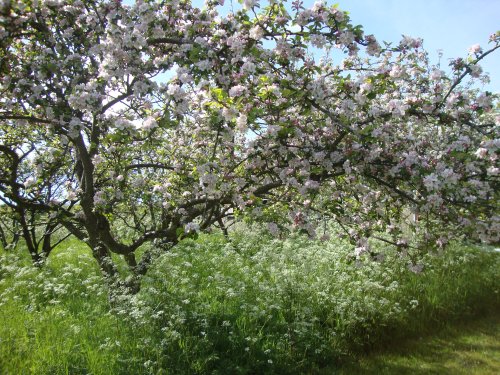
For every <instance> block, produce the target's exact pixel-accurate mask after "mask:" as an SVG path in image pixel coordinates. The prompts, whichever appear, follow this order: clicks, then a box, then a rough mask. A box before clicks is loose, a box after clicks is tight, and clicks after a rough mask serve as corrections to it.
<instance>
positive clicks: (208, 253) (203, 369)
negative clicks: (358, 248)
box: [0, 228, 500, 374]
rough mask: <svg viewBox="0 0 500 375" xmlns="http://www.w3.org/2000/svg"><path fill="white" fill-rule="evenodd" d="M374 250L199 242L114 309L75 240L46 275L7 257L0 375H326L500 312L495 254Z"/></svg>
mask: <svg viewBox="0 0 500 375" xmlns="http://www.w3.org/2000/svg"><path fill="white" fill-rule="evenodd" d="M378 250H379V251H384V252H385V253H386V259H385V261H383V262H374V261H371V260H368V259H365V260H356V259H354V258H353V257H352V248H351V246H350V245H349V244H347V243H346V242H343V241H342V240H340V239H337V238H334V239H332V240H330V241H328V242H319V241H311V240H309V239H308V238H306V237H304V236H299V235H292V236H291V237H290V238H288V239H285V240H277V239H274V238H272V237H270V236H269V235H268V234H266V233H265V232H263V231H261V230H258V229H251V228H242V229H241V230H239V231H236V232H234V233H232V235H231V238H230V240H228V239H226V238H225V237H224V236H222V235H219V234H212V235H203V236H200V238H199V239H198V240H196V241H194V240H186V241H183V242H182V243H181V244H180V245H179V246H177V247H175V248H174V249H172V250H171V251H170V252H168V253H166V254H164V255H162V256H161V257H159V258H158V259H157V260H156V261H155V263H154V265H153V267H152V269H151V270H150V272H149V273H148V274H147V276H146V277H145V278H144V280H143V285H142V290H141V292H140V293H139V294H137V295H134V296H130V295H118V296H116V295H115V297H114V298H112V299H110V298H109V291H108V286H107V284H106V283H105V282H104V281H103V280H102V278H101V276H100V273H99V270H98V268H97V266H96V262H95V261H94V259H93V258H92V256H91V253H90V251H89V250H88V248H86V247H85V246H83V245H82V244H80V243H78V242H76V241H70V242H67V243H65V244H64V246H61V247H60V248H59V249H57V250H56V251H55V252H54V254H52V255H51V257H50V258H49V259H48V261H47V263H46V265H45V266H44V267H43V268H41V269H39V268H35V267H32V266H31V265H30V264H29V261H28V259H25V258H23V257H21V258H19V257H18V256H16V255H14V254H7V253H2V255H1V256H0V316H2V324H1V325H0V373H2V374H4V373H6V374H20V373H23V374H24V373H26V374H88V373H92V374H158V373H161V374H255V373H259V374H260V373H262V374H265V373H276V374H286V373H289V374H297V373H322V372H324V371H330V372H326V373H331V371H334V370H336V369H340V368H341V367H342V366H347V365H348V364H349V359H350V358H354V357H356V356H359V355H360V353H364V352H366V351H373V350H377V349H380V348H383V347H385V346H388V345H389V346H390V345H392V344H394V342H404V341H405V340H406V338H408V337H419V335H422V334H423V333H425V334H426V335H429V334H431V333H432V332H434V331H439V330H441V329H442V328H443V327H444V326H446V324H445V323H446V322H448V321H451V322H458V321H460V320H461V319H464V318H467V317H472V316H475V315H477V314H481V313H483V312H484V311H486V310H489V309H494V308H495V307H500V298H499V294H498V285H497V284H498V283H497V280H498V276H499V273H500V272H499V270H500V267H499V265H500V256H499V255H500V254H498V253H493V252H486V251H484V250H483V249H480V248H474V247H471V246H468V247H467V246H459V245H454V246H452V247H451V248H450V249H449V250H448V251H447V252H446V253H444V254H441V255H427V256H424V257H423V258H422V259H421V262H422V265H423V267H424V268H423V272H422V273H420V274H415V273H413V272H411V271H410V270H409V267H408V266H409V260H408V258H406V257H401V256H400V255H399V254H398V253H397V252H395V251H393V250H391V249H385V248H379V249H378ZM423 350H424V352H425V349H423ZM429 350H430V349H429ZM424 354H425V353H424ZM436 355H437V354H436ZM478 355H480V354H478ZM394 358H395V359H394V361H400V360H401V359H398V357H394ZM382 361H385V362H387V363H388V364H390V363H392V362H391V361H393V359H392V357H390V356H389V355H387V356H385V357H382ZM405 361H406V362H405ZM398 363H399V362H398ZM403 365H404V366H407V367H411V366H413V365H414V364H413V362H411V359H408V360H404V361H403V364H402V365H401V366H403ZM417 365H418V363H416V362H415V366H417ZM367 366H368V365H367ZM369 366H376V363H375V364H372V365H369ZM487 366H489V365H488V364H487ZM365 367H366V366H365ZM361 368H362V369H363V368H364V367H361ZM370 368H371V367H370ZM370 368H368V369H367V370H366V371H370Z"/></svg>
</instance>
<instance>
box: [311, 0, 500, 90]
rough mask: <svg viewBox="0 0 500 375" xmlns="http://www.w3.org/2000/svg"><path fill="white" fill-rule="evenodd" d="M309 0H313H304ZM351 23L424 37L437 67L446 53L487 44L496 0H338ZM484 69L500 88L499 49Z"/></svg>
mask: <svg viewBox="0 0 500 375" xmlns="http://www.w3.org/2000/svg"><path fill="white" fill-rule="evenodd" d="M307 3H314V1H307ZM338 4H339V7H340V9H342V10H345V11H348V12H349V13H350V16H351V20H352V22H353V23H354V24H360V25H363V27H364V30H365V32H366V33H367V34H374V35H375V36H376V37H377V38H378V39H379V40H386V41H394V42H396V41H398V40H399V39H400V37H401V35H402V34H405V35H410V36H413V37H420V38H423V39H424V47H425V49H426V50H428V51H429V52H430V53H431V56H432V59H433V60H434V61H436V62H437V59H438V54H437V50H439V49H442V50H443V58H442V60H441V63H442V66H444V65H447V63H448V59H449V58H452V57H460V56H463V57H465V56H466V55H467V50H468V48H469V47H470V46H471V45H473V44H476V43H479V44H480V45H481V46H483V48H486V47H487V46H488V44H487V43H488V37H489V35H491V34H493V33H494V32H496V31H498V30H500V0H420V1H419V0H339V1H338ZM482 66H483V68H484V70H485V71H487V72H489V73H490V77H491V83H490V84H489V85H488V86H486V89H488V90H490V91H495V92H500V50H497V51H496V52H495V53H493V54H492V55H489V56H488V57H486V58H485V60H484V63H483V64H482Z"/></svg>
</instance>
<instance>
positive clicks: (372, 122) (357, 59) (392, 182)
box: [0, 0, 500, 276]
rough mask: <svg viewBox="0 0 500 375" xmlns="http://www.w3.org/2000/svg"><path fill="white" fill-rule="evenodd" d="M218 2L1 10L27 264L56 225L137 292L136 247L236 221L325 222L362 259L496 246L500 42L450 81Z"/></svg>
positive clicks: (31, 5)
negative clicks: (490, 88)
mask: <svg viewBox="0 0 500 375" xmlns="http://www.w3.org/2000/svg"><path fill="white" fill-rule="evenodd" d="M222 3H223V1H208V2H207V3H206V6H205V7H204V8H202V9H198V8H196V7H193V6H192V5H191V3H190V2H189V1H186V0H181V1H137V2H136V3H135V5H133V6H126V5H123V4H122V3H121V2H120V1H107V0H90V1H78V0H72V1H65V2H60V1H52V0H51V1H31V0H24V1H14V2H11V1H4V2H2V3H1V8H0V12H1V19H0V40H1V42H0V47H1V48H0V59H1V61H0V72H1V75H0V91H1V93H2V95H1V98H0V103H1V109H0V165H1V169H0V200H1V201H3V203H4V204H5V205H6V206H8V207H9V208H10V210H11V211H12V217H13V218H14V219H15V220H17V223H18V225H19V227H20V230H21V233H22V235H23V237H24V240H25V241H26V243H27V245H28V249H29V251H30V253H31V254H32V257H33V259H34V260H36V259H37V258H40V256H41V257H42V258H43V257H46V256H47V255H48V253H49V252H50V251H51V250H52V249H53V248H54V246H55V245H56V244H57V240H56V239H54V238H52V237H51V234H52V233H53V232H54V231H55V230H60V229H62V228H64V230H65V231H67V232H68V233H70V234H71V235H73V236H75V237H76V238H79V239H80V240H82V241H84V242H85V243H87V244H88V246H89V247H90V248H91V249H92V251H93V255H94V257H95V258H96V259H97V260H98V262H99V265H100V266H101V269H102V270H103V271H104V272H105V273H106V274H108V275H115V274H116V273H117V271H116V265H115V264H114V263H113V262H111V261H110V259H111V258H110V254H111V253H114V254H120V255H122V256H123V257H124V258H125V259H126V261H127V263H128V265H129V266H130V268H131V269H132V270H133V271H134V272H135V274H136V275H137V276H139V275H142V274H144V273H145V272H146V270H147V268H148V265H149V264H150V262H151V259H152V257H151V255H150V254H148V253H146V254H145V256H144V257H142V259H141V260H140V261H138V260H137V259H136V256H135V255H136V252H137V251H138V250H139V249H140V248H141V247H142V246H143V245H145V244H146V243H151V242H153V241H156V242H157V244H156V245H155V246H154V247H158V246H160V244H159V243H160V242H161V243H162V244H163V246H164V248H165V249H168V248H170V246H171V245H173V244H176V243H177V242H178V241H179V238H180V237H181V238H185V237H189V236H194V235H195V233H196V232H197V231H204V230H208V229H210V228H212V227H213V226H214V225H218V226H220V227H223V228H224V227H225V225H226V223H227V221H225V220H226V219H227V218H228V217H233V216H235V215H236V216H241V215H252V216H254V217H260V218H266V220H269V221H272V223H271V228H272V229H273V231H274V232H278V230H279V229H280V227H281V229H283V228H284V227H286V226H287V225H292V226H295V227H298V228H301V229H302V230H304V231H307V232H308V233H309V234H310V235H311V236H314V234H315V218H317V217H318V216H325V215H326V216H328V217H330V218H332V219H334V220H336V221H338V222H339V223H340V225H341V226H342V227H343V228H344V229H345V231H346V233H347V234H348V235H349V236H350V237H351V239H352V241H353V243H356V245H357V246H356V254H357V255H358V256H360V255H362V254H363V253H367V252H370V251H371V249H370V243H371V242H370V241H369V240H368V238H370V237H373V234H374V233H378V232H387V233H388V235H386V236H383V239H384V240H385V241H387V242H390V243H393V244H394V245H396V246H398V247H399V248H400V249H401V250H402V251H403V252H404V251H405V249H406V248H407V247H408V246H409V245H411V246H416V247H421V248H425V249H429V248H431V247H440V246H443V245H444V244H445V243H446V242H447V241H448V240H449V239H450V238H457V237H460V236H463V235H467V236H468V237H471V238H476V239H479V240H483V241H486V242H495V241H498V240H499V228H500V224H499V216H498V201H499V200H498V198H499V197H498V194H499V191H500V189H499V186H498V173H499V169H498V167H497V166H496V164H495V163H496V160H497V158H498V149H499V142H498V123H499V118H500V117H499V115H498V110H497V108H496V96H495V95H493V94H491V93H489V92H481V91H480V90H478V89H477V88H476V87H477V86H474V84H475V83H477V82H478V81H481V80H486V79H487V78H486V76H485V74H484V73H483V72H482V69H481V67H480V65H479V62H480V61H481V60H482V59H483V58H484V57H486V56H487V55H489V54H490V53H492V52H494V51H495V50H496V49H498V48H499V37H498V34H495V35H492V36H491V40H490V42H491V46H490V48H489V49H484V50H483V49H482V48H481V47H480V46H473V47H472V48H471V50H470V54H469V56H468V57H467V58H465V59H456V60H454V61H452V63H451V73H449V74H447V73H445V72H444V71H443V70H442V69H441V67H440V66H438V65H433V64H432V63H431V62H430V61H429V59H428V55H427V53H426V52H425V50H424V49H423V48H422V41H421V40H419V39H413V38H410V37H406V36H405V37H404V38H403V39H402V41H401V42H400V43H398V44H395V45H383V46H382V45H381V44H379V43H378V42H377V40H376V38H375V37H374V36H373V35H365V34H364V32H363V30H362V28H361V26H355V25H353V24H352V23H351V20H350V18H349V16H348V14H347V13H346V12H343V11H342V10H340V9H339V8H338V7H336V6H328V5H327V4H325V3H321V2H317V3H315V4H314V5H313V6H312V7H311V8H310V9H306V8H304V6H303V4H302V2H301V1H296V2H294V3H293V4H291V5H290V4H286V3H285V2H283V1H270V2H268V3H264V2H263V3H262V4H261V3H259V2H258V1H254V0H245V1H243V8H244V9H242V10H238V11H236V12H230V13H229V14H226V15H223V13H219V9H220V7H219V5H220V4H222ZM337 55H339V56H341V58H338V57H337ZM165 81H167V82H165ZM283 213H285V214H283ZM406 213H412V214H414V215H416V216H418V217H419V220H416V221H420V222H422V223H424V224H425V225H420V223H414V222H411V221H409V220H406V219H405V216H404V215H405V214H406ZM30 220H33V221H34V222H31V221H30ZM403 223H404V226H405V228H402V227H401V226H402V225H403ZM406 227H411V228H413V230H414V231H416V233H414V234H413V236H412V237H411V238H415V239H416V240H415V241H416V242H417V243H414V244H409V239H410V237H409V236H407V235H404V234H403V229H405V230H406V229H408V228H406ZM34 228H38V229H37V230H34ZM40 228H41V229H40ZM419 228H421V230H420V229H419ZM40 236H41V237H40ZM42 243H47V247H46V249H47V250H48V251H41V250H40V248H39V247H40V246H41V244H42ZM422 243H423V244H425V245H426V246H425V247H422V246H421V245H422ZM43 253H45V255H43ZM40 254H42V255H40Z"/></svg>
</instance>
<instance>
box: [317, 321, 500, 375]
mask: <svg viewBox="0 0 500 375" xmlns="http://www.w3.org/2000/svg"><path fill="white" fill-rule="evenodd" d="M326 373H329V372H327V371H326V372H325V374H326ZM330 373H331V372H330ZM340 374H361V375H362V374H398V375H400V374H416V375H424V374H440V375H461V374H463V375H474V374H476V375H490V374H491V375H497V374H500V312H499V313H497V314H490V315H488V316H486V317H482V318H480V319H479V320H476V321H473V322H470V321H469V322H462V323H458V324H454V325H451V324H450V325H449V326H447V327H446V328H444V329H442V330H440V331H439V332H438V333H437V334H436V335H432V336H426V337H422V338H419V339H415V340H409V341H407V342H405V343H401V344H399V343H394V344H393V345H391V347H390V348H385V349H383V350H379V351H378V352H375V353H372V354H371V355H369V356H368V357H364V358H361V359H360V360H359V361H358V362H353V363H350V364H347V365H346V366H345V367H344V368H343V369H342V371H341V372H340Z"/></svg>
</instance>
